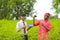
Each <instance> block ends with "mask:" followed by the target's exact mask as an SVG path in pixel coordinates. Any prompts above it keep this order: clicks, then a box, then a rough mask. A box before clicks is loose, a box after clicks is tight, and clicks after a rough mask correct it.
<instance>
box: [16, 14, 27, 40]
mask: <svg viewBox="0 0 60 40" xmlns="http://www.w3.org/2000/svg"><path fill="white" fill-rule="evenodd" d="M25 19H26V14H21V20H20V21H19V22H18V23H17V25H16V29H17V32H20V31H21V32H22V34H24V40H28V35H27V23H26V22H25Z"/></svg>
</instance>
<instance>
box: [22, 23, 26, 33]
mask: <svg viewBox="0 0 60 40" xmlns="http://www.w3.org/2000/svg"><path fill="white" fill-rule="evenodd" d="M23 25H24V27H25V28H24V34H25V33H26V25H25V23H24V22H23Z"/></svg>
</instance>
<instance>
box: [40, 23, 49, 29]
mask: <svg viewBox="0 0 60 40" xmlns="http://www.w3.org/2000/svg"><path fill="white" fill-rule="evenodd" d="M41 25H42V26H43V27H44V28H46V29H47V30H49V29H48V28H47V26H46V25H44V23H41Z"/></svg>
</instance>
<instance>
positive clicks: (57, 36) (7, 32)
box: [0, 19, 60, 40]
mask: <svg viewBox="0 0 60 40" xmlns="http://www.w3.org/2000/svg"><path fill="white" fill-rule="evenodd" d="M18 21H19V20H15V21H14V20H0V40H23V35H22V34H20V33H19V32H16V23H17V22H18ZM50 21H51V22H52V30H51V31H50V40H60V20H58V19H53V20H50ZM27 23H28V24H31V23H32V21H31V20H27ZM28 36H29V40H38V27H33V28H31V29H30V30H29V31H28Z"/></svg>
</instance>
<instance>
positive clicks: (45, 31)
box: [34, 20, 51, 33]
mask: <svg viewBox="0 0 60 40" xmlns="http://www.w3.org/2000/svg"><path fill="white" fill-rule="evenodd" d="M41 23H43V24H44V25H45V26H46V28H47V29H48V30H47V29H46V28H45V27H43V26H42V25H41ZM34 26H39V31H38V33H48V31H50V30H51V23H50V22H49V21H46V20H39V21H38V22H36V23H35V24H34Z"/></svg>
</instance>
